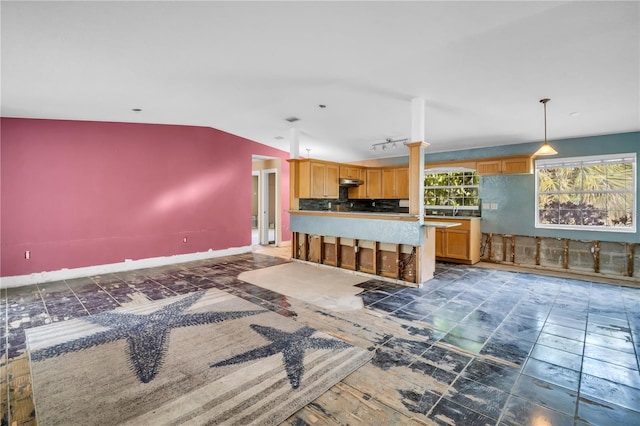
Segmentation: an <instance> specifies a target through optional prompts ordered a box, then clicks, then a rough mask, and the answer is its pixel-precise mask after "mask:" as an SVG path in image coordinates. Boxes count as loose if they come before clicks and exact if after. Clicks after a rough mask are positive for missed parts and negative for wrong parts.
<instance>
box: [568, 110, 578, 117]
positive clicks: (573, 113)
mask: <svg viewBox="0 0 640 426" xmlns="http://www.w3.org/2000/svg"><path fill="white" fill-rule="evenodd" d="M569 115H570V116H571V117H577V116H579V115H580V113H579V112H578V111H573V112H570V113H569Z"/></svg>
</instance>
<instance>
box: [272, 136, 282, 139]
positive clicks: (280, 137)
mask: <svg viewBox="0 0 640 426" xmlns="http://www.w3.org/2000/svg"><path fill="white" fill-rule="evenodd" d="M274 139H276V140H282V139H284V136H276V137H275V138H274Z"/></svg>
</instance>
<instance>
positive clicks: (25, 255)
mask: <svg viewBox="0 0 640 426" xmlns="http://www.w3.org/2000/svg"><path fill="white" fill-rule="evenodd" d="M24 258H25V259H27V260H29V259H31V252H30V251H29V250H27V251H25V252H24Z"/></svg>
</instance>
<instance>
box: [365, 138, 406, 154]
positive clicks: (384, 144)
mask: <svg viewBox="0 0 640 426" xmlns="http://www.w3.org/2000/svg"><path fill="white" fill-rule="evenodd" d="M407 141H408V139H396V140H392V139H391V138H387V140H386V141H384V142H379V143H374V144H372V145H371V151H375V150H376V149H377V148H378V147H379V146H381V147H382V150H383V151H386V150H387V149H389V145H391V149H396V148H397V145H396V142H401V143H406V142H407Z"/></svg>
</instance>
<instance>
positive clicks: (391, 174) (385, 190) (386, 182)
mask: <svg viewBox="0 0 640 426" xmlns="http://www.w3.org/2000/svg"><path fill="white" fill-rule="evenodd" d="M382 198H409V168H408V167H402V168H397V169H382Z"/></svg>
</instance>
